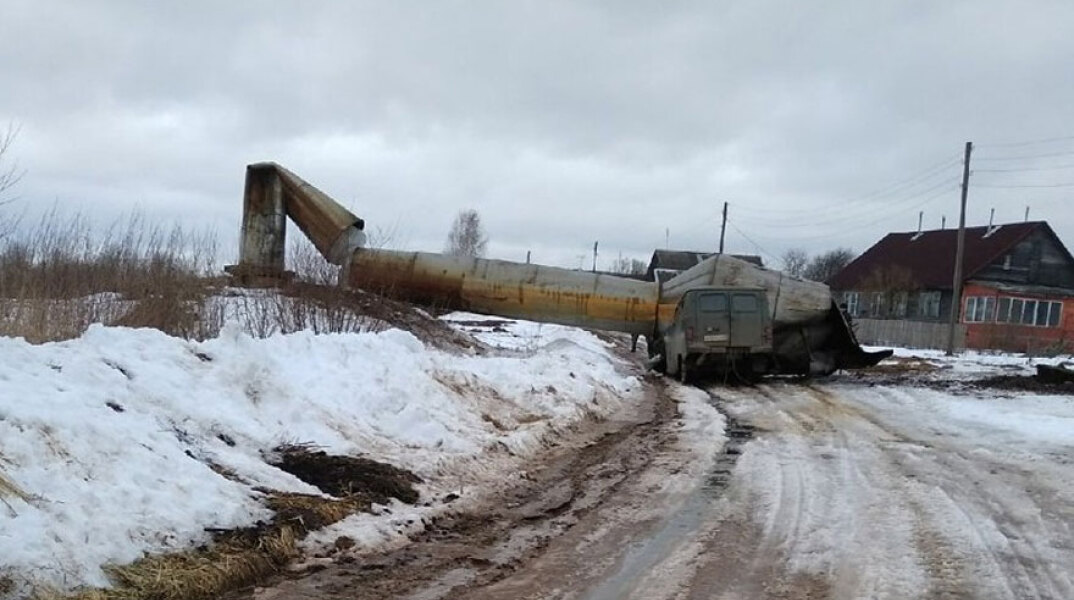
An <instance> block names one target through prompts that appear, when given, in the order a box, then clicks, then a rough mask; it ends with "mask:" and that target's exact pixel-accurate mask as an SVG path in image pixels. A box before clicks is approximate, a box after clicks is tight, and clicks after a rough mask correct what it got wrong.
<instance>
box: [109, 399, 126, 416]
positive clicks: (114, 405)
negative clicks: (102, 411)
mask: <svg viewBox="0 0 1074 600" xmlns="http://www.w3.org/2000/svg"><path fill="white" fill-rule="evenodd" d="M104 405H105V406H107V407H108V408H111V409H112V410H114V411H116V412H117V413H121V412H127V409H125V408H123V407H122V406H121V405H120V404H119V403H118V402H113V401H111V400H109V401H108V402H105V403H104Z"/></svg>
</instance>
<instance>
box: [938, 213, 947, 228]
mask: <svg viewBox="0 0 1074 600" xmlns="http://www.w3.org/2000/svg"><path fill="white" fill-rule="evenodd" d="M940 229H947V215H943V216H941V217H940Z"/></svg>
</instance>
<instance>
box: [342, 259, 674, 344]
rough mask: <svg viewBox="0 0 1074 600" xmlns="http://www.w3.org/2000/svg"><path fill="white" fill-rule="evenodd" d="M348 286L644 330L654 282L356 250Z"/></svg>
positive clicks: (508, 313) (652, 309)
mask: <svg viewBox="0 0 1074 600" xmlns="http://www.w3.org/2000/svg"><path fill="white" fill-rule="evenodd" d="M344 277H345V281H346V282H347V284H348V285H350V286H353V287H358V288H362V289H365V290H368V291H373V292H377V293H383V294H386V295H391V296H395V297H399V298H405V299H407V300H410V301H413V302H420V303H424V304H431V305H433V306H438V307H442V308H450V309H460V310H468V311H472V312H478V313H485V314H493V315H499V316H504V317H513V318H519V319H528V320H533V321H543V322H549V323H559V324H562V325H573V326H578V327H586V328H590V329H603V330H608V331H622V332H625V333H631V334H636V335H650V334H652V332H653V330H654V327H655V326H656V305H657V286H656V284H655V283H652V282H649V281H638V280H636V279H628V278H625V277H616V276H614V275H606V274H600V273H588V272H584V271H573V270H570V269H561V268H557V267H549V266H543V265H534V264H523V263H515V262H509V261H503V260H489V259H483V258H473V257H469V256H450V255H446V254H433V253H428V252H397V251H391V250H370V249H362V248H360V249H356V250H355V251H354V253H353V255H352V256H351V260H350V262H349V264H348V265H347V267H346V273H345V274H344Z"/></svg>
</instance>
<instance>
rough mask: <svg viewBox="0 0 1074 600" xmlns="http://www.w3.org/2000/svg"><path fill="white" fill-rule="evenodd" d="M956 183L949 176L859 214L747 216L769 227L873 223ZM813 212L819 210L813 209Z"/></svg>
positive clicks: (785, 227)
mask: <svg viewBox="0 0 1074 600" xmlns="http://www.w3.org/2000/svg"><path fill="white" fill-rule="evenodd" d="M954 183H956V182H955V180H952V179H950V178H948V179H945V180H943V181H940V182H937V183H935V184H933V185H931V186H929V187H927V188H924V189H922V190H918V191H917V192H915V193H913V194H911V195H910V196H907V197H905V198H902V199H900V200H898V201H897V202H892V203H887V205H886V206H884V207H881V208H880V209H877V208H876V207H868V212H864V213H860V214H858V213H852V214H847V213H840V214H837V215H834V216H832V217H831V218H827V219H816V220H811V221H805V220H803V219H800V218H799V219H795V220H794V222H793V223H792V222H784V221H767V222H762V221H760V220H757V219H754V218H753V217H750V216H749V215H747V218H750V219H753V220H754V221H755V222H760V223H763V225H764V226H766V227H768V228H774V229H801V228H802V227H803V226H822V227H830V226H836V225H839V226H843V227H848V226H851V225H854V224H855V223H859V222H863V221H868V222H869V223H873V222H875V219H874V217H876V215H877V214H882V215H896V214H898V213H901V212H902V211H903V210H906V208H907V207H908V206H909V205H910V203H911V202H913V201H915V200H917V199H918V198H920V197H921V196H924V195H925V194H928V193H929V192H933V191H935V190H938V189H940V188H946V186H950V185H953V184H954ZM943 191H946V189H943V190H941V193H942V192H943ZM935 197H936V196H935V195H934V196H930V197H928V198H926V200H925V202H928V201H929V200H932V199H933V198H935ZM920 205H921V204H920V203H917V204H914V205H913V207H914V208H916V207H917V206H920ZM878 210H879V212H878ZM813 212H817V211H813ZM882 219H883V217H881V220H882Z"/></svg>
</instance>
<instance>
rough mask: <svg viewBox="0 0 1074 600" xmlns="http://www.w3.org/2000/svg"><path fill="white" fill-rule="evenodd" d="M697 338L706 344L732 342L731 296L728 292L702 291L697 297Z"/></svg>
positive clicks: (725, 344)
mask: <svg viewBox="0 0 1074 600" xmlns="http://www.w3.org/2000/svg"><path fill="white" fill-rule="evenodd" d="M696 319H697V330H698V332H697V338H698V339H700V340H701V341H703V342H704V343H705V345H706V346H720V347H726V346H728V345H729V344H730V342H731V311H730V298H729V295H728V294H727V293H726V292H702V293H700V294H699V295H698V298H697V315H696Z"/></svg>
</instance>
